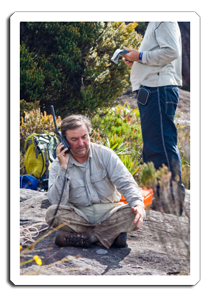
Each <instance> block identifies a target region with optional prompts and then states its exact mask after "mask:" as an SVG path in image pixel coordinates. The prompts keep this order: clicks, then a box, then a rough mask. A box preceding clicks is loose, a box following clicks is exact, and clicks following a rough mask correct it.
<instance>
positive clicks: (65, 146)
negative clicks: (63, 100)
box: [51, 105, 70, 153]
mask: <svg viewBox="0 0 210 300" xmlns="http://www.w3.org/2000/svg"><path fill="white" fill-rule="evenodd" d="M51 111H52V115H53V121H54V125H55V132H56V134H57V135H58V136H59V139H60V141H61V143H62V144H63V145H64V148H68V150H67V151H66V153H70V145H69V143H68V142H67V139H66V137H65V136H63V135H62V133H61V132H60V131H58V128H57V125H56V121H55V111H54V106H53V105H51Z"/></svg>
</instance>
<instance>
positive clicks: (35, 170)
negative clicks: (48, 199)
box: [24, 133, 59, 179]
mask: <svg viewBox="0 0 210 300" xmlns="http://www.w3.org/2000/svg"><path fill="white" fill-rule="evenodd" d="M58 144H59V140H58V138H57V136H56V135H55V134H54V133H47V134H36V133H32V134H30V135H29V136H28V137H27V138H26V140H25V144H24V150H25V159H24V164H25V170H26V172H27V174H32V175H34V176H35V177H36V178H41V177H43V176H44V175H45V179H47V178H48V176H49V169H50V166H51V163H52V162H53V160H54V159H55V158H56V147H57V145H58Z"/></svg>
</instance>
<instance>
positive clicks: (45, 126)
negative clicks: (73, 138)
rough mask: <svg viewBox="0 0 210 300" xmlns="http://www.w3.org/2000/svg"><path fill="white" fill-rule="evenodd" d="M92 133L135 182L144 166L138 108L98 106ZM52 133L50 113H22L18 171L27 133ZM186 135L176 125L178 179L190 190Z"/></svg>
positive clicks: (187, 139)
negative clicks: (179, 176) (109, 149)
mask: <svg viewBox="0 0 210 300" xmlns="http://www.w3.org/2000/svg"><path fill="white" fill-rule="evenodd" d="M61 121H62V119H61V117H58V118H56V123H57V127H58V129H59V127H60V124H61ZM91 122H92V125H93V133H92V135H91V141H92V142H95V143H98V144H102V145H105V146H107V147H109V148H111V149H112V150H114V151H115V152H116V154H117V155H118V156H119V157H120V159H121V160H122V162H123V163H124V164H125V166H126V167H127V168H128V170H129V171H130V173H131V174H132V175H133V176H134V178H135V180H136V181H137V183H138V184H139V185H142V182H141V173H142V170H143V168H144V166H145V164H144V162H143V159H142V149H143V141H142V132H141V126H140V115H139V111H138V109H137V108H136V109H131V108H130V107H129V105H127V104H124V105H117V106H115V107H112V108H111V109H105V108H104V109H98V110H97V111H96V114H95V116H94V117H93V118H92V120H91ZM33 132H35V133H47V132H54V124H53V117H52V115H47V113H46V112H44V114H42V113H41V112H40V109H37V110H33V111H31V112H29V113H27V112H26V113H25V117H24V118H21V125H20V141H21V145H22V148H21V149H22V152H21V155H20V164H21V165H20V168H21V174H22V172H23V166H24V163H23V161H24V158H23V156H24V154H23V143H24V141H25V138H26V137H27V136H28V135H29V134H30V133H33ZM189 145H190V137H189V134H188V133H187V132H185V131H184V128H182V127H178V148H179V151H180V156H181V167H182V177H183V178H182V180H183V183H184V185H185V187H186V188H187V189H190V156H189Z"/></svg>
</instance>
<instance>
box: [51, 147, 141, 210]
mask: <svg viewBox="0 0 210 300" xmlns="http://www.w3.org/2000/svg"><path fill="white" fill-rule="evenodd" d="M65 171H66V170H65V169H63V168H61V167H60V163H59V161H58V159H56V160H55V161H54V162H53V163H52V165H51V167H50V172H49V189H48V198H49V201H50V202H51V204H57V203H58V201H59V199H60V194H61V190H62V186H63V182H64V178H65V177H64V176H65ZM66 178H67V179H66V183H65V188H64V193H63V197H62V200H61V205H65V204H67V203H70V204H73V205H74V206H76V207H86V206H89V205H93V204H100V203H115V202H119V201H120V198H121V194H122V195H123V196H124V197H125V198H126V200H127V202H128V203H129V204H130V206H131V207H132V206H136V205H141V206H142V207H144V203H143V197H142V194H141V191H140V189H139V187H138V185H137V183H136V181H135V180H134V178H133V176H132V175H131V174H130V172H129V171H128V169H127V168H126V167H125V165H124V164H123V163H122V161H121V160H120V158H119V157H118V156H117V155H116V153H115V152H114V151H112V150H111V149H109V148H108V147H105V146H102V145H98V144H95V143H90V153H89V157H88V159H87V164H86V166H84V165H83V164H81V163H79V162H77V161H76V160H75V159H74V158H73V156H72V155H71V154H70V155H69V163H68V168H67V173H66Z"/></svg>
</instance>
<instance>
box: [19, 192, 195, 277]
mask: <svg viewBox="0 0 210 300" xmlns="http://www.w3.org/2000/svg"><path fill="white" fill-rule="evenodd" d="M185 204H186V205H185V210H186V211H187V212H188V216H189V211H190V192H189V191H187V192H186V201H185ZM49 206H50V203H49V201H48V198H47V193H46V192H37V191H32V190H26V189H21V190H20V225H21V235H22V236H23V232H26V229H27V228H28V229H30V231H31V233H32V234H33V233H34V232H35V228H37V229H38V231H40V230H41V229H42V228H47V227H46V224H44V223H45V212H46V209H47V208H48V207H49ZM38 224H40V225H38ZM31 225H34V227H35V228H34V227H33V228H32V227H31V228H29V227H30V226H31ZM189 225H190V219H189V218H188V217H186V216H182V217H176V216H174V215H169V214H167V215H166V214H161V213H159V212H156V211H152V210H147V216H146V219H145V221H144V223H143V225H142V227H141V228H140V229H139V230H137V231H134V232H131V233H128V238H127V243H128V247H126V248H113V247H111V248H110V249H106V248H105V247H104V246H101V245H100V244H94V245H93V246H92V247H91V248H89V249H82V248H75V247H66V248H59V247H58V246H56V245H55V243H54V239H55V235H56V232H53V233H51V234H48V235H47V236H46V237H44V235H45V234H46V232H47V231H46V230H45V231H40V232H39V235H38V236H36V237H33V240H34V241H35V240H38V239H39V238H41V237H44V238H43V239H41V240H40V241H39V242H38V243H37V244H36V246H35V248H34V249H31V250H30V249H28V250H27V251H26V249H27V248H26V246H29V245H31V244H32V242H31V241H29V242H27V243H26V244H24V245H25V247H24V245H23V249H22V250H21V251H22V253H23V251H26V252H25V253H24V254H23V255H21V262H24V261H27V260H29V259H31V258H33V256H34V255H38V256H39V257H40V258H41V259H42V263H43V264H42V266H38V265H37V264H36V263H35V262H31V263H28V264H25V265H22V266H21V269H20V274H36V275H43V274H46V275H177V274H179V275H188V274H190V253H189V247H190V240H189V237H190V234H189V231H190V227H189ZM23 229H24V230H23ZM24 240H25V239H21V242H23V241H24Z"/></svg>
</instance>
